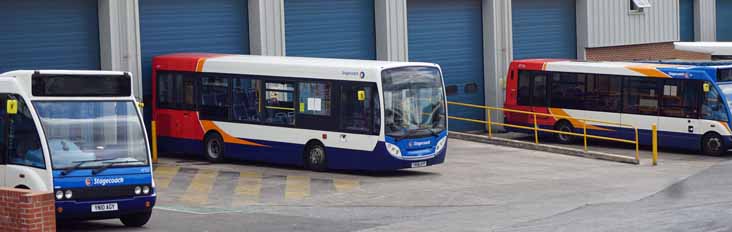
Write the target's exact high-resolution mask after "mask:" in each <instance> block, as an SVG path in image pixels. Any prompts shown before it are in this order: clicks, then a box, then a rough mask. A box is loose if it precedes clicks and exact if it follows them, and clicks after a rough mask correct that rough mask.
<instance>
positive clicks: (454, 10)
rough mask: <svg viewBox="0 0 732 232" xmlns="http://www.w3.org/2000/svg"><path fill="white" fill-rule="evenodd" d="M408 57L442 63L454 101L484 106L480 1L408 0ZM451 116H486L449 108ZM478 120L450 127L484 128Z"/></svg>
mask: <svg viewBox="0 0 732 232" xmlns="http://www.w3.org/2000/svg"><path fill="white" fill-rule="evenodd" d="M407 18H408V20H407V21H408V30H409V60H410V61H421V62H432V63H437V64H439V65H441V66H442V71H443V74H444V78H445V85H447V86H448V88H453V87H454V88H455V89H457V91H456V92H455V93H454V94H448V96H447V98H448V100H451V101H457V102H464V103H471V104H477V105H483V104H484V102H485V98H484V95H485V91H484V88H485V84H484V80H483V29H482V26H483V24H482V7H481V1H480V0H451V1H443V0H409V1H407ZM449 108H450V109H449V111H450V114H451V115H459V116H460V117H466V118H472V119H483V118H485V116H484V112H483V111H482V110H475V109H470V108H467V107H452V106H450V107H449ZM484 128H485V127H484V126H483V125H480V124H477V123H467V122H460V121H452V120H451V121H450V130H455V131H471V130H483V129H484Z"/></svg>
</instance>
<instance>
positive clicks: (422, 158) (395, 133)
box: [152, 53, 447, 170]
mask: <svg viewBox="0 0 732 232" xmlns="http://www.w3.org/2000/svg"><path fill="white" fill-rule="evenodd" d="M153 67H154V69H153V70H152V73H153V91H155V94H153V125H154V127H153V128H155V129H156V130H155V131H156V134H157V138H158V142H157V144H158V146H159V151H160V152H161V153H188V154H190V153H198V154H202V155H204V156H205V157H206V158H208V159H209V160H210V161H213V162H220V161H223V160H224V159H226V158H231V159H241V160H253V161H261V162H268V163H275V164H286V165H300V166H305V167H308V168H310V169H313V170H325V169H346V170H396V169H404V168H417V167H424V166H429V165H434V164H440V163H442V162H443V161H444V159H445V150H447V120H446V116H447V114H446V113H447V110H446V106H445V102H446V98H445V91H444V88H443V81H442V72H441V70H440V67H439V66H438V65H436V64H430V63H408V62H386V61H368V60H343V59H320V58H301V57H269V56H247V55H227V54H207V53H193V54H170V55H163V56H158V57H155V58H154V59H153Z"/></svg>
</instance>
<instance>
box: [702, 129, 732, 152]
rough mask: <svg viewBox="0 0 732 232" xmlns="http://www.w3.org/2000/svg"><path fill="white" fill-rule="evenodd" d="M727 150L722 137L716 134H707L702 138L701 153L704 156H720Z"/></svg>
mask: <svg viewBox="0 0 732 232" xmlns="http://www.w3.org/2000/svg"><path fill="white" fill-rule="evenodd" d="M726 151H727V149H726V147H725V145H724V141H723V140H722V136H721V135H719V134H717V133H708V134H706V135H704V137H702V152H703V153H704V154H705V155H710V156H721V155H723V154H724V152H726Z"/></svg>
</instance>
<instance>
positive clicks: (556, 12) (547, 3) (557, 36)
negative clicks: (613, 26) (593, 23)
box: [511, 0, 577, 59]
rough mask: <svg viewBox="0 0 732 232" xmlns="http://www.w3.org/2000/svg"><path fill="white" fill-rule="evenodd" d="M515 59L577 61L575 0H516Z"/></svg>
mask: <svg viewBox="0 0 732 232" xmlns="http://www.w3.org/2000/svg"><path fill="white" fill-rule="evenodd" d="M512 4H513V9H512V12H511V13H512V17H513V57H514V59H526V58H567V59H574V58H577V27H576V17H575V12H576V9H575V5H576V3H575V0H513V1H512Z"/></svg>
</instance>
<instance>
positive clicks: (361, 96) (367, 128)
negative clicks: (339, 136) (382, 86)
mask: <svg viewBox="0 0 732 232" xmlns="http://www.w3.org/2000/svg"><path fill="white" fill-rule="evenodd" d="M373 95H374V92H373V87H371V86H358V85H352V86H343V87H342V88H341V97H340V98H341V107H340V108H341V120H340V121H341V129H343V130H346V131H354V132H361V133H369V132H372V128H374V129H375V126H374V127H372V126H373V125H372V124H373V121H372V120H373V112H374V110H373V108H372V106H373V105H372V101H373V100H374V96H373Z"/></svg>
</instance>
